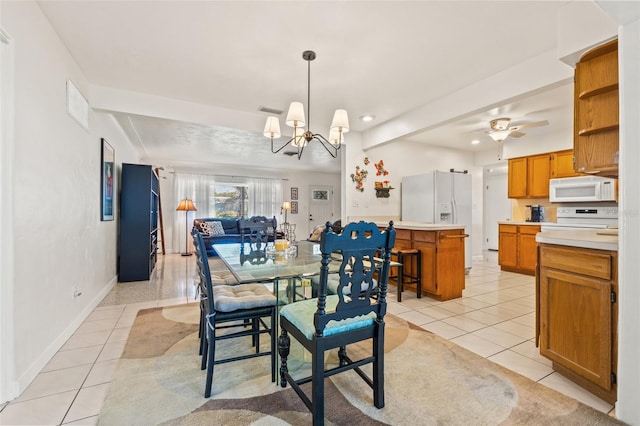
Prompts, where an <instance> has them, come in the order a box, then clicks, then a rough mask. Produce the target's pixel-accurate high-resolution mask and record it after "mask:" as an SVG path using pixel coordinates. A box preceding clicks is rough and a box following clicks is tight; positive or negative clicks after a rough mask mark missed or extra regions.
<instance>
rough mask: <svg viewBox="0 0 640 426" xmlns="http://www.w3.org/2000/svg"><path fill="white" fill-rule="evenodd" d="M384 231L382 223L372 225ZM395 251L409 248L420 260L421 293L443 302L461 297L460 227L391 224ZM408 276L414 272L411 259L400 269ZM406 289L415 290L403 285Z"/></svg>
mask: <svg viewBox="0 0 640 426" xmlns="http://www.w3.org/2000/svg"><path fill="white" fill-rule="evenodd" d="M376 224H377V225H378V226H379V227H380V228H382V229H384V228H386V226H387V225H388V223H385V222H377V223H376ZM394 227H395V228H396V243H395V248H399V249H402V248H405V249H408V248H413V249H418V250H420V252H421V257H422V265H421V266H422V268H421V269H422V276H421V280H422V293H423V294H425V295H427V296H429V297H432V298H434V299H437V300H440V301H444V300H450V299H456V298H459V297H462V290H463V289H464V279H465V264H464V244H465V238H467V237H468V235H467V234H466V233H465V232H464V225H455V224H454V225H447V224H433V223H422V222H402V221H399V222H394ZM404 268H405V270H407V271H409V272H410V273H411V274H415V273H416V271H417V265H416V264H415V261H414V260H413V259H411V260H410V261H408V262H406V264H405V265H404ZM406 287H407V288H415V286H412V285H407V286H406Z"/></svg>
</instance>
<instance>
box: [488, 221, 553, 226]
mask: <svg viewBox="0 0 640 426" xmlns="http://www.w3.org/2000/svg"><path fill="white" fill-rule="evenodd" d="M550 223H553V224H555V222H526V221H524V220H523V221H520V222H515V221H512V220H499V221H498V225H539V226H541V225H548V224H550Z"/></svg>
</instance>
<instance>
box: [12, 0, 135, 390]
mask: <svg viewBox="0 0 640 426" xmlns="http://www.w3.org/2000/svg"><path fill="white" fill-rule="evenodd" d="M1 25H2V28H4V29H5V30H6V31H7V32H8V33H9V34H10V35H11V37H12V38H13V40H14V41H15V69H14V73H15V87H14V89H15V106H14V110H15V125H14V126H15V127H14V132H15V135H14V138H15V139H14V141H15V142H14V147H13V150H14V159H13V164H14V187H13V209H14V225H15V227H14V265H13V266H14V276H15V282H13V283H9V285H12V286H13V293H14V298H13V301H4V300H3V304H4V303H12V305H13V308H14V316H13V326H14V329H15V341H14V342H2V346H3V349H2V350H3V351H5V350H11V349H10V348H11V346H13V351H14V355H15V356H14V360H15V362H14V365H13V368H11V366H9V367H7V369H6V370H8V371H5V369H4V367H3V371H2V372H0V373H1V374H2V375H3V376H4V375H6V376H4V377H5V379H3V380H6V377H9V380H11V381H15V382H17V384H18V386H17V387H18V391H19V392H21V391H23V390H24V389H25V387H26V386H27V385H28V384H29V383H30V382H31V380H33V378H34V377H35V376H36V374H37V373H38V372H39V371H40V370H41V369H42V367H44V365H45V364H46V362H47V361H49V359H50V358H51V356H52V355H53V354H54V353H55V352H56V351H57V350H58V349H59V348H60V347H61V346H62V344H63V343H64V342H65V341H66V340H67V338H68V337H69V336H70V335H71V334H72V333H73V332H74V331H75V329H76V328H77V326H78V325H79V324H80V323H81V322H82V320H84V318H85V317H86V316H87V315H88V314H89V313H90V312H91V310H92V309H93V307H94V306H95V305H96V304H97V303H98V302H99V301H100V300H101V299H102V297H103V296H104V294H105V293H106V291H108V290H109V288H110V286H111V285H112V284H113V283H115V280H116V235H117V222H116V221H111V222H101V221H100V152H101V147H100V138H101V137H104V138H106V139H107V140H108V141H109V143H110V144H111V145H112V146H113V147H114V148H115V152H116V161H117V163H121V162H122V161H123V160H128V161H136V160H137V159H136V157H135V155H134V153H133V150H132V149H131V147H130V145H129V144H128V142H127V141H126V139H125V137H124V135H123V134H122V132H121V131H120V130H119V128H118V127H117V125H116V124H115V121H114V120H113V119H112V118H111V117H110V116H108V115H105V114H102V113H94V112H91V113H90V117H89V131H86V130H85V129H83V128H82V127H80V126H79V125H78V124H77V123H76V122H75V121H74V120H73V119H72V118H71V117H70V116H69V115H67V113H66V95H65V93H66V92H65V91H66V81H67V79H71V80H73V82H74V83H75V85H76V86H77V87H78V88H79V89H80V91H81V92H83V93H84V94H85V95H87V87H88V84H87V81H86V79H85V78H84V76H83V74H82V71H81V70H80V69H79V67H78V66H77V64H76V63H75V61H74V60H73V58H72V57H71V55H70V54H69V52H68V51H67V50H66V48H65V47H64V46H63V45H62V43H61V42H60V40H59V39H58V37H57V35H56V33H55V32H54V31H53V29H52V28H51V26H50V25H49V23H48V21H47V20H46V18H45V17H44V15H43V14H42V12H41V10H40V8H39V7H38V6H37V4H36V3H34V2H26V1H25V2H3V3H2V14H1ZM89 102H90V99H89ZM116 184H117V185H118V184H119V182H117V183H116ZM115 209H116V211H117V205H116V206H115ZM74 288H77V289H78V290H80V291H81V292H82V296H80V297H78V298H75V299H74V298H73V289H74ZM2 308H4V306H3V307H2ZM5 345H7V346H5ZM7 348H9V349H7ZM15 396H17V395H2V397H3V399H6V398H12V397H15Z"/></svg>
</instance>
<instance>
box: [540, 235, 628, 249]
mask: <svg viewBox="0 0 640 426" xmlns="http://www.w3.org/2000/svg"><path fill="white" fill-rule="evenodd" d="M602 231H604V230H589V231H547V232H538V233H537V234H536V242H538V243H543V244H557V245H561V246H571V247H582V248H591V249H597V250H612V251H618V236H617V235H600V234H599V233H600V232H602Z"/></svg>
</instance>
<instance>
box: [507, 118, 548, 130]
mask: <svg viewBox="0 0 640 426" xmlns="http://www.w3.org/2000/svg"><path fill="white" fill-rule="evenodd" d="M548 124H549V122H548V121H547V120H543V121H537V122H535V123H525V124H518V125H517V126H511V127H509V130H513V131H518V130H522V129H528V128H530V127H540V126H546V125H548Z"/></svg>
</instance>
